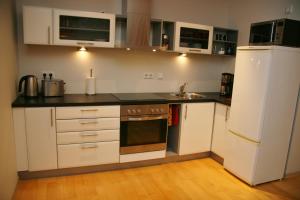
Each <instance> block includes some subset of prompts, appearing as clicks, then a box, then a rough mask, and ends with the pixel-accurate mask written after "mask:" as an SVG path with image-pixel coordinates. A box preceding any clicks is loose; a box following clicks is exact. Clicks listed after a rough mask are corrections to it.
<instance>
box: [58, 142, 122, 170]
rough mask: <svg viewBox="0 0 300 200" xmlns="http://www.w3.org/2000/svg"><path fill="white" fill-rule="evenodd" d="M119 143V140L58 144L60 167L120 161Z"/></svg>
mask: <svg viewBox="0 0 300 200" xmlns="http://www.w3.org/2000/svg"><path fill="white" fill-rule="evenodd" d="M119 145H120V144H119V141H112V142H97V143H83V144H68V145H58V167H59V168H68V167H80V166H90V165H100V164H108V163H118V162H119Z"/></svg>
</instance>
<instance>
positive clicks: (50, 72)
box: [41, 71, 55, 78]
mask: <svg viewBox="0 0 300 200" xmlns="http://www.w3.org/2000/svg"><path fill="white" fill-rule="evenodd" d="M44 73H45V74H46V75H47V76H46V78H49V74H52V78H55V73H54V72H53V71H42V72H41V78H44V77H43V74H44Z"/></svg>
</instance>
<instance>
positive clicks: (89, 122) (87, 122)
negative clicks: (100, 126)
mask: <svg viewBox="0 0 300 200" xmlns="http://www.w3.org/2000/svg"><path fill="white" fill-rule="evenodd" d="M79 123H80V124H97V123H98V121H97V120H92V121H91V120H89V121H87V120H80V121H79Z"/></svg>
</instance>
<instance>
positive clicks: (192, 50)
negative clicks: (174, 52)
mask: <svg viewBox="0 0 300 200" xmlns="http://www.w3.org/2000/svg"><path fill="white" fill-rule="evenodd" d="M189 51H191V52H201V50H200V49H189Z"/></svg>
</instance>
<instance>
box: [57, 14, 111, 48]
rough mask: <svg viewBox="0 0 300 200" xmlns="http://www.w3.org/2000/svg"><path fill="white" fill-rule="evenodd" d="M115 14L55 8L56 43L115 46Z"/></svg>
mask: <svg viewBox="0 0 300 200" xmlns="http://www.w3.org/2000/svg"><path fill="white" fill-rule="evenodd" d="M114 42H115V15H113V14H107V13H96V12H84V11H71V10H59V9H54V44H55V45H70V46H95V47H114Z"/></svg>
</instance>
